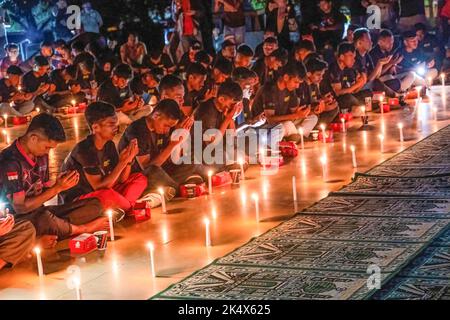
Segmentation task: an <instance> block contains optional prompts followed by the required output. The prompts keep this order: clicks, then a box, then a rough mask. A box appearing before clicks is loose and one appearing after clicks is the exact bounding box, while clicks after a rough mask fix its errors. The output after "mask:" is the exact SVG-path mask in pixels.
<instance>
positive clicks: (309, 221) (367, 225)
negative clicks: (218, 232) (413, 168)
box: [259, 214, 450, 243]
mask: <svg viewBox="0 0 450 320" xmlns="http://www.w3.org/2000/svg"><path fill="white" fill-rule="evenodd" d="M449 222H450V220H448V219H439V220H437V219H429V218H389V219H386V218H379V217H360V216H337V215H334V216H333V215H330V216H325V215H303V214H299V215H297V216H295V217H294V218H292V219H290V220H288V221H286V222H284V223H282V224H281V225H279V226H278V227H276V228H274V229H271V230H269V231H268V232H266V233H265V234H263V235H261V236H260V237H259V238H260V239H261V240H262V241H271V240H272V239H273V238H274V237H277V238H278V239H320V240H347V241H364V242H365V241H375V242H422V243H426V242H430V241H431V240H433V238H434V237H436V236H437V235H438V234H439V233H440V232H441V231H442V230H443V229H444V228H445V227H446V226H447V225H448V224H449Z"/></svg>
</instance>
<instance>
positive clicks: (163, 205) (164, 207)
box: [158, 188, 167, 213]
mask: <svg viewBox="0 0 450 320" xmlns="http://www.w3.org/2000/svg"><path fill="white" fill-rule="evenodd" d="M158 192H159V194H160V195H161V211H162V213H167V210H166V197H164V189H163V188H158Z"/></svg>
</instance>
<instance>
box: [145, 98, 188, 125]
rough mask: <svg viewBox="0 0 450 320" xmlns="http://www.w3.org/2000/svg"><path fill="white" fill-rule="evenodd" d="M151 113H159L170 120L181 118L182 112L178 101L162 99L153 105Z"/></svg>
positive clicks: (179, 119)
mask: <svg viewBox="0 0 450 320" xmlns="http://www.w3.org/2000/svg"><path fill="white" fill-rule="evenodd" d="M152 113H160V114H163V115H165V116H166V117H168V118H170V119H172V120H178V121H181V120H183V112H181V109H180V107H179V106H178V103H177V102H176V101H175V100H172V99H163V100H161V101H160V102H159V103H158V104H157V105H156V107H155V109H154V110H153V112H152Z"/></svg>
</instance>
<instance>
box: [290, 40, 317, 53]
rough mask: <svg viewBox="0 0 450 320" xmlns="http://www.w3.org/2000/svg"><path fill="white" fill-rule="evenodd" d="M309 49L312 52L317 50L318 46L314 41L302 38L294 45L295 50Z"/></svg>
mask: <svg viewBox="0 0 450 320" xmlns="http://www.w3.org/2000/svg"><path fill="white" fill-rule="evenodd" d="M302 49H303V50H308V51H311V52H315V51H316V46H315V45H314V42H312V41H310V40H301V41H299V42H297V43H296V44H295V46H294V50H295V52H297V51H300V50H302Z"/></svg>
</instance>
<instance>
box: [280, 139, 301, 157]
mask: <svg viewBox="0 0 450 320" xmlns="http://www.w3.org/2000/svg"><path fill="white" fill-rule="evenodd" d="M279 146H280V152H281V155H282V156H283V157H287V158H295V157H296V156H298V149H297V145H296V144H295V143H294V142H292V141H282V142H280V144H279Z"/></svg>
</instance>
